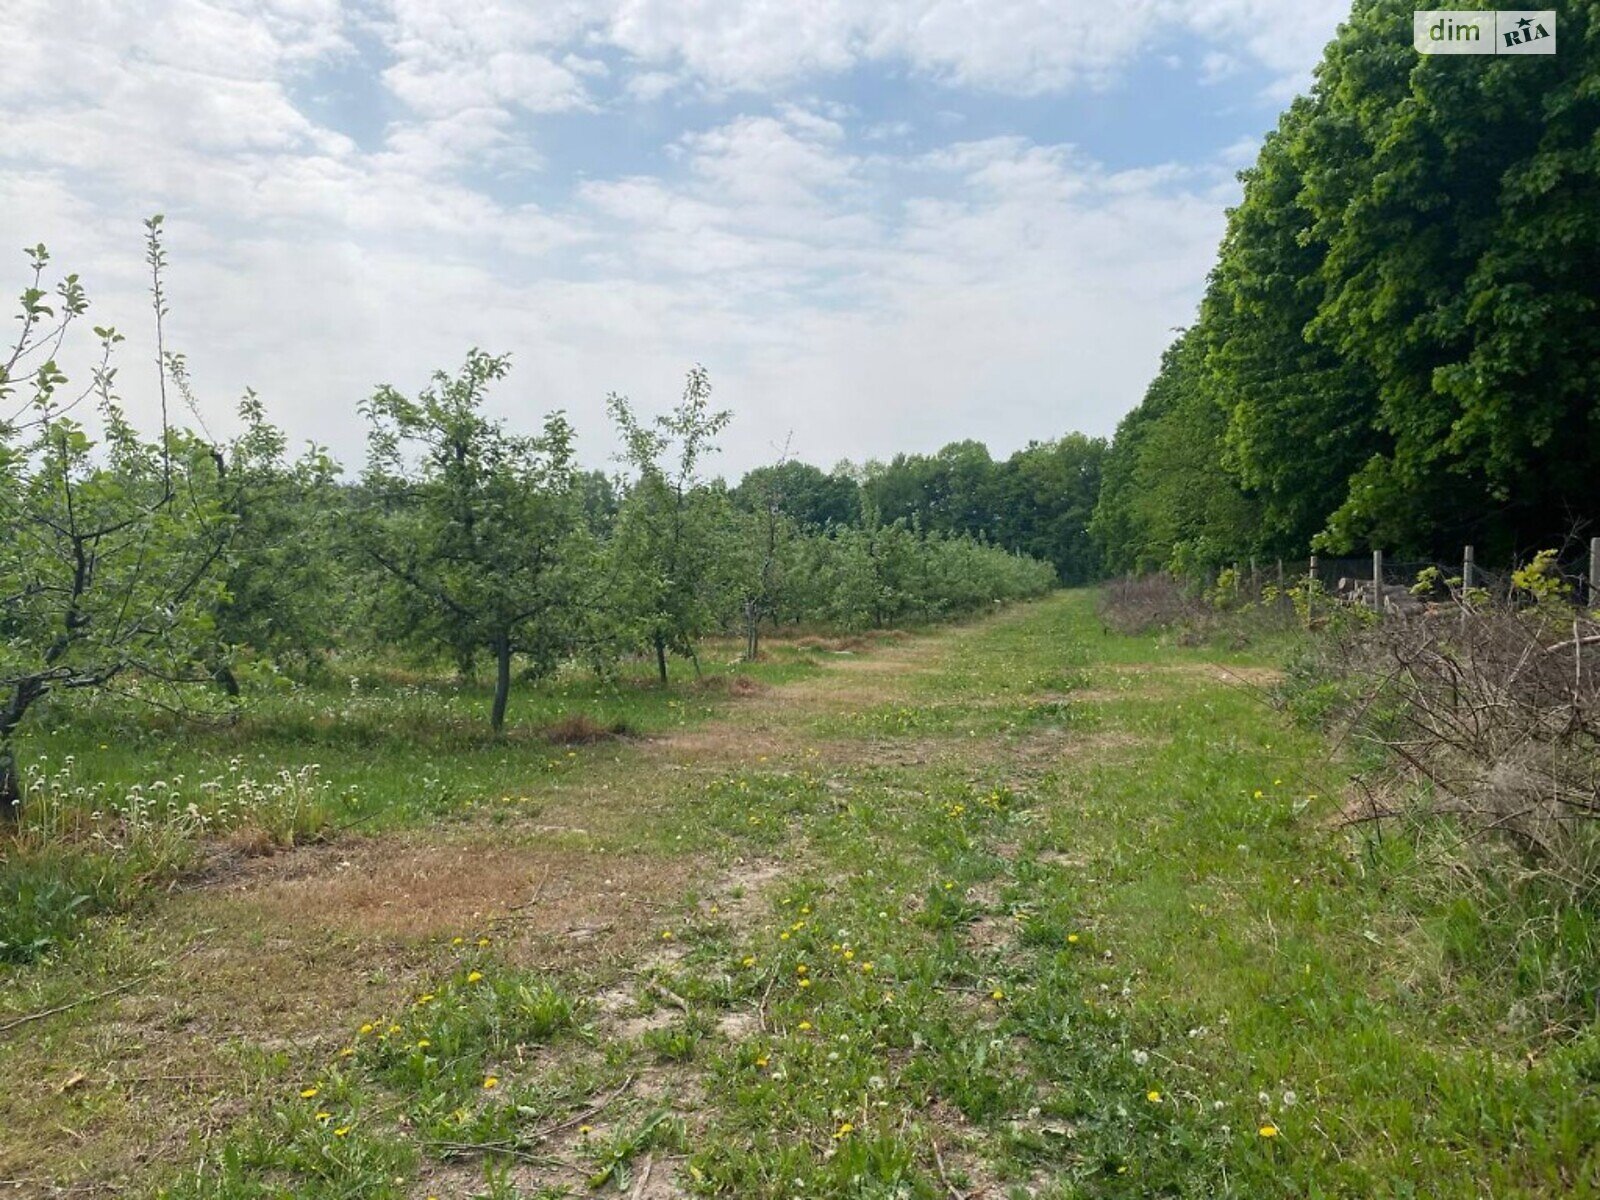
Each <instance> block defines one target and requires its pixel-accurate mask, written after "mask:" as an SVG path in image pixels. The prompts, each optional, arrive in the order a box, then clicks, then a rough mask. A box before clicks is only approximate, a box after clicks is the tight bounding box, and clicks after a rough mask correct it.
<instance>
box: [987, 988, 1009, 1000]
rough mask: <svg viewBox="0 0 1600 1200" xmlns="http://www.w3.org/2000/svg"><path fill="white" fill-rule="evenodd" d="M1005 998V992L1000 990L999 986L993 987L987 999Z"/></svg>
mask: <svg viewBox="0 0 1600 1200" xmlns="http://www.w3.org/2000/svg"><path fill="white" fill-rule="evenodd" d="M1005 998H1006V994H1005V993H1004V992H1002V991H1001V990H1000V989H999V988H995V990H994V991H992V992H990V993H989V999H991V1000H1004V999H1005Z"/></svg>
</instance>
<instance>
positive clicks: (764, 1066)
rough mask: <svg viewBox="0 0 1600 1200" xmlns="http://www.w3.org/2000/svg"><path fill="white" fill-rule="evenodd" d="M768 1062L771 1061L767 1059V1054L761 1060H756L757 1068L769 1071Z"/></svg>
mask: <svg viewBox="0 0 1600 1200" xmlns="http://www.w3.org/2000/svg"><path fill="white" fill-rule="evenodd" d="M768 1061H770V1060H769V1059H768V1058H767V1056H766V1055H765V1054H763V1055H762V1056H761V1057H760V1058H758V1059H756V1066H757V1067H759V1068H760V1069H761V1070H763V1071H765V1070H766V1069H767V1063H768Z"/></svg>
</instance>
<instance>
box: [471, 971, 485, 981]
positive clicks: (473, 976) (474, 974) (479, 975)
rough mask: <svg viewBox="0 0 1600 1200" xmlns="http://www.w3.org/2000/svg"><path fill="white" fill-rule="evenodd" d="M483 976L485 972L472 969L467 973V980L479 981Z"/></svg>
mask: <svg viewBox="0 0 1600 1200" xmlns="http://www.w3.org/2000/svg"><path fill="white" fill-rule="evenodd" d="M482 978H483V972H482V971H471V972H469V973H468V975H467V982H468V983H477V982H478V980H480V979H482Z"/></svg>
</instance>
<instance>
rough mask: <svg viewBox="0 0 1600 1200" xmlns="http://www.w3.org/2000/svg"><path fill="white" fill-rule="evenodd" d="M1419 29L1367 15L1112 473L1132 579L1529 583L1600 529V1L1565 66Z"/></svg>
mask: <svg viewBox="0 0 1600 1200" xmlns="http://www.w3.org/2000/svg"><path fill="white" fill-rule="evenodd" d="M1413 8H1414V6H1413V5H1410V4H1401V3H1399V2H1398V0H1361V2H1359V3H1357V4H1356V6H1355V11H1354V12H1353V14H1352V15H1351V17H1350V19H1349V21H1348V23H1347V24H1346V25H1345V26H1344V27H1343V28H1342V29H1341V31H1340V33H1339V36H1338V37H1337V38H1336V40H1335V41H1334V42H1333V43H1332V44H1331V45H1330V47H1329V48H1328V51H1327V53H1326V55H1325V57H1324V59H1323V62H1322V64H1321V66H1320V67H1319V69H1318V71H1317V75H1316V84H1315V86H1314V87H1313V88H1312V89H1311V92H1310V94H1309V95H1307V96H1303V97H1301V98H1299V99H1296V100H1295V101H1294V102H1293V104H1291V105H1290V107H1289V108H1288V110H1287V111H1286V112H1285V113H1284V114H1283V116H1282V118H1281V119H1280V121H1279V123H1278V126H1277V128H1276V129H1275V130H1274V131H1273V132H1272V133H1271V134H1269V135H1268V137H1267V139H1266V142H1265V145H1264V146H1263V147H1262V149H1261V152H1260V156H1259V158H1258V160H1257V162H1256V164H1255V165H1254V166H1253V167H1252V168H1250V169H1249V170H1248V171H1246V172H1244V174H1243V177H1242V178H1243V182H1244V197H1243V200H1242V201H1241V202H1240V204H1239V205H1238V207H1237V208H1235V209H1233V210H1232V211H1231V213H1230V215H1229V221H1228V228H1227V234H1226V236H1225V238H1224V240H1223V243H1222V247H1221V250H1220V252H1219V254H1218V257H1217V263H1216V266H1215V267H1214V268H1213V270H1212V273H1211V277H1210V280H1209V285H1208V287H1207V290H1206V294H1205V298H1204V300H1203V302H1202V304H1201V306H1200V311H1199V314H1198V317H1197V319H1196V320H1195V321H1194V323H1193V324H1192V326H1190V327H1189V328H1188V329H1186V330H1184V331H1183V332H1182V334H1181V335H1180V336H1179V337H1178V339H1177V340H1176V341H1175V342H1174V343H1173V344H1172V346H1171V347H1170V348H1169V349H1168V351H1167V353H1166V355H1165V356H1164V358H1163V360H1162V364H1161V370H1160V373H1159V374H1158V375H1157V377H1156V379H1155V380H1154V381H1153V382H1152V383H1151V384H1150V387H1149V390H1148V392H1147V393H1146V395H1145V397H1144V400H1143V403H1141V404H1140V405H1139V406H1138V407H1137V408H1136V409H1135V410H1134V411H1133V412H1131V413H1130V414H1129V415H1128V416H1127V417H1126V418H1125V419H1124V420H1123V421H1122V423H1121V425H1120V426H1119V427H1118V429H1117V434H1116V438H1115V441H1114V443H1113V445H1112V447H1111V450H1110V453H1109V454H1108V456H1107V458H1106V460H1105V463H1104V475H1105V484H1104V488H1103V491H1102V494H1101V496H1100V500H1099V503H1098V506H1097V508H1096V511H1095V516H1094V521H1093V529H1094V533H1095V537H1096V541H1097V543H1098V545H1099V547H1100V548H1101V550H1102V552H1103V554H1104V565H1105V567H1106V568H1107V569H1108V570H1110V571H1112V572H1118V571H1129V570H1138V569H1150V568H1159V567H1173V568H1176V569H1178V570H1180V571H1186V570H1191V569H1199V568H1204V567H1207V566H1213V565H1216V564H1219V563H1223V562H1227V561H1230V560H1238V559H1242V558H1244V557H1246V556H1248V555H1252V554H1259V555H1263V556H1281V557H1284V558H1296V557H1299V558H1303V557H1304V556H1305V555H1306V554H1307V553H1308V551H1310V550H1311V549H1312V548H1313V547H1315V548H1317V549H1321V550H1323V551H1325V552H1330V553H1335V554H1337V553H1347V552H1352V551H1357V550H1361V549H1364V548H1367V547H1373V548H1383V549H1387V550H1390V551H1391V552H1397V553H1400V554H1403V555H1407V556H1411V557H1418V558H1425V557H1442V558H1444V559H1446V560H1453V559H1454V558H1455V557H1457V556H1458V554H1459V550H1460V547H1461V545H1462V544H1463V543H1473V544H1475V545H1476V546H1478V547H1479V548H1480V551H1481V552H1483V555H1484V557H1493V558H1495V559H1497V560H1500V561H1507V560H1510V559H1512V558H1513V557H1515V556H1518V555H1521V554H1525V553H1527V552H1528V551H1530V550H1534V549H1537V548H1538V547H1540V546H1544V545H1548V544H1553V543H1556V542H1559V541H1560V540H1561V538H1562V536H1563V535H1565V534H1567V533H1569V532H1572V531H1573V530H1575V529H1576V528H1578V527H1579V526H1580V525H1581V524H1582V523H1584V522H1592V521H1594V520H1595V519H1596V518H1597V516H1600V482H1597V481H1600V313H1597V302H1600V5H1597V4H1595V3H1594V2H1593V0H1574V3H1571V4H1568V5H1565V6H1563V7H1562V9H1561V10H1560V20H1561V34H1560V36H1561V43H1560V52H1559V53H1558V54H1555V55H1551V56H1543V57H1430V56H1422V55H1418V54H1417V53H1416V52H1415V51H1414V50H1413V49H1412V45H1411V35H1410V30H1411V24H1412V12H1413Z"/></svg>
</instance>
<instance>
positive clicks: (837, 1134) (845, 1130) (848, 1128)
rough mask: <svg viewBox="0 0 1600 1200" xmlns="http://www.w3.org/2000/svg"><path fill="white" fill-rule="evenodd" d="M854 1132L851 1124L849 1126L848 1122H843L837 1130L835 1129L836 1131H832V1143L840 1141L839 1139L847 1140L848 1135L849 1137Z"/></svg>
mask: <svg viewBox="0 0 1600 1200" xmlns="http://www.w3.org/2000/svg"><path fill="white" fill-rule="evenodd" d="M854 1131H855V1126H854V1125H852V1124H850V1122H849V1121H845V1122H844V1123H843V1124H841V1125H840V1126H839V1128H838V1129H836V1130H834V1131H833V1140H834V1141H836V1142H837V1141H839V1140H840V1139H841V1138H847V1137H849V1136H850V1135H851V1133H853V1132H854Z"/></svg>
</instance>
